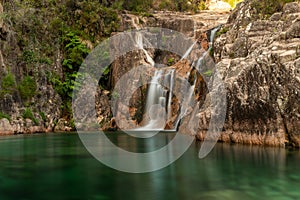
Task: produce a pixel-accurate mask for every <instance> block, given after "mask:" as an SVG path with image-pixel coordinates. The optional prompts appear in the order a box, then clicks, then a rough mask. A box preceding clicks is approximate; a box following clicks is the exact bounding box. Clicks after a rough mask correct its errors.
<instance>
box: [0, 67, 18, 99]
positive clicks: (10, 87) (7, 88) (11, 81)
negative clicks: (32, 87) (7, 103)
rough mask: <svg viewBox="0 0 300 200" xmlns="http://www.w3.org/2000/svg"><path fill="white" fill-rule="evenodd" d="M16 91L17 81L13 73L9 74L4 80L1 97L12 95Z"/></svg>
mask: <svg viewBox="0 0 300 200" xmlns="http://www.w3.org/2000/svg"><path fill="white" fill-rule="evenodd" d="M15 90H16V81H15V77H14V75H13V74H12V73H10V72H9V73H8V74H7V75H6V76H4V77H3V78H2V81H1V91H0V95H1V96H2V95H5V94H12V93H13V92H14V91H15Z"/></svg>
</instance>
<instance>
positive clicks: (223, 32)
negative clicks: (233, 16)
mask: <svg viewBox="0 0 300 200" xmlns="http://www.w3.org/2000/svg"><path fill="white" fill-rule="evenodd" d="M228 31H229V29H228V28H227V27H224V28H221V29H220V30H219V31H218V32H217V33H216V36H217V37H219V36H220V35H222V34H225V33H227V32H228Z"/></svg>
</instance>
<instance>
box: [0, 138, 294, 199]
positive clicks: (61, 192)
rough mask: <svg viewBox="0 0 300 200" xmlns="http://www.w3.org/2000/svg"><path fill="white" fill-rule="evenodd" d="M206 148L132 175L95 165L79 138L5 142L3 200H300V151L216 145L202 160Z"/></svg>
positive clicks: (125, 142)
mask: <svg viewBox="0 0 300 200" xmlns="http://www.w3.org/2000/svg"><path fill="white" fill-rule="evenodd" d="M109 137H110V138H111V140H112V141H113V142H114V143H115V144H118V145H119V146H121V147H123V148H125V149H128V150H132V151H137V152H146V150H149V149H150V150H151V149H156V148H160V147H162V146H164V145H165V144H166V143H168V142H169V141H170V139H172V137H173V134H172V133H167V134H166V133H160V134H158V135H157V136H155V137H154V138H152V139H147V140H148V141H146V139H143V140H142V139H132V138H131V137H130V136H127V135H125V134H120V133H115V134H109ZM200 146H201V144H200V143H198V142H194V143H193V145H192V146H191V147H190V148H189V150H188V151H187V152H186V153H185V154H184V155H183V156H182V157H181V158H180V159H178V160H177V161H176V162H174V163H173V164H171V165H170V166H168V167H166V168H164V169H161V170H159V171H156V172H152V173H145V174H129V173H124V172H119V171H117V170H114V169H110V168H108V167H106V166H105V165H103V164H101V163H100V162H99V161H97V160H96V159H94V158H93V157H92V156H91V155H90V154H89V153H88V152H87V150H86V149H85V148H84V146H83V145H82V143H81V141H80V139H79V137H78V135H77V134H47V135H45V134H41V135H19V136H10V137H0V199H1V200H4V199H30V200H31V199H49V200H50V199H51V200H54V199H55V200H56V199H103V200H104V199H122V200H123V199H129V200H135V199H137V200H148V199H151V200H152V199H153V200H165V199H172V200H177V199H180V200H181V199H184V200H185V199H186V200H193V199H197V200H198V199H200V200H201V199H204V200H206V199H207V200H210V199H222V200H223V199H225V200H226V199H228V200H235V199H236V200H246V199H264V200H265V199H300V152H299V151H297V150H288V149H283V148H267V147H251V146H243V145H229V144H217V145H216V147H215V148H214V150H213V151H212V152H211V153H210V154H209V156H208V157H206V158H205V159H202V160H200V159H198V157H197V155H198V151H199V148H200Z"/></svg>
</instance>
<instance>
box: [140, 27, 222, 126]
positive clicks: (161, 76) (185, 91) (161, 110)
mask: <svg viewBox="0 0 300 200" xmlns="http://www.w3.org/2000/svg"><path fill="white" fill-rule="evenodd" d="M218 29H219V27H217V28H215V29H212V30H211V33H210V47H209V50H208V51H207V52H205V53H204V54H203V55H202V56H201V57H200V58H199V59H198V60H197V62H196V66H195V68H196V69H197V70H198V71H200V68H201V67H202V66H203V61H204V60H205V58H206V56H208V52H209V51H210V49H211V48H212V42H213V39H214V36H215V34H216V32H217V30H218ZM135 41H136V44H137V47H138V48H139V49H142V50H143V52H144V53H145V55H146V61H147V62H148V63H149V64H151V66H154V64H155V62H154V60H153V59H152V58H151V56H150V55H149V54H148V52H147V51H146V50H145V49H144V47H143V36H142V34H141V33H139V32H137V33H136V36H135ZM196 44H197V41H196V42H194V43H193V44H192V45H191V46H190V47H189V49H188V50H187V51H186V52H185V53H184V55H183V56H182V58H181V60H182V59H186V58H187V57H188V56H189V54H190V53H191V51H192V50H193V48H194V46H195V45H196ZM191 70H192V67H191V69H190V71H189V72H188V73H187V77H189V76H190V73H191ZM196 82H197V79H196V78H195V79H194V82H193V84H192V85H190V84H189V83H188V82H183V83H184V84H183V85H182V86H181V89H180V91H181V94H182V95H181V99H179V102H181V106H180V110H179V114H178V116H177V118H176V120H175V122H174V124H173V125H174V129H173V130H177V129H178V126H179V124H180V121H181V119H182V118H183V117H184V116H185V115H186V114H187V112H188V111H189V108H192V107H193V102H194V99H193V95H194V90H195V87H196ZM161 84H162V85H163V86H162V85H161ZM174 85H175V69H174V68H165V69H156V71H155V73H154V76H153V77H152V80H151V82H150V85H149V88H148V92H147V99H146V106H145V111H144V119H143V124H144V126H142V127H140V128H137V129H135V130H142V131H145V130H164V128H165V125H166V121H167V120H171V119H172V98H173V90H174Z"/></svg>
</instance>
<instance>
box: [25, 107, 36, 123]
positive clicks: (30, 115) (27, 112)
mask: <svg viewBox="0 0 300 200" xmlns="http://www.w3.org/2000/svg"><path fill="white" fill-rule="evenodd" d="M22 117H23V118H24V119H31V120H32V121H33V123H34V124H35V125H38V124H39V121H38V120H37V119H36V118H35V117H34V115H33V113H32V111H31V110H30V109H29V108H26V109H25V111H24V112H23V115H22Z"/></svg>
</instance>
